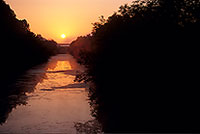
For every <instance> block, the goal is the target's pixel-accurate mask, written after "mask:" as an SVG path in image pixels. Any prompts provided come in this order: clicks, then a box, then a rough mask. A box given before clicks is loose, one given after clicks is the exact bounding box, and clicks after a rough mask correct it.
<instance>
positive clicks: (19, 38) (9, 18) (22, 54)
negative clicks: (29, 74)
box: [0, 0, 57, 92]
mask: <svg viewBox="0 0 200 134" xmlns="http://www.w3.org/2000/svg"><path fill="white" fill-rule="evenodd" d="M0 44H1V45H0V48H1V51H0V57H1V59H0V60H1V67H0V70H1V77H0V78H1V79H0V81H1V83H2V86H1V90H2V91H1V92H3V91H4V92H7V91H5V90H4V86H8V85H9V84H10V83H12V82H13V81H14V80H15V78H16V77H18V76H19V75H20V74H21V73H23V72H24V71H25V70H27V69H28V68H30V67H32V66H34V65H36V64H39V63H42V62H44V61H46V60H47V59H48V58H49V56H51V55H54V54H56V49H57V43H56V42H55V41H53V40H46V39H44V38H43V37H42V36H41V35H36V34H34V33H33V32H31V31H30V29H29V24H28V22H27V21H26V20H25V19H23V20H19V19H17V18H16V15H15V13H14V12H13V10H12V9H11V8H10V7H9V5H7V4H6V3H5V2H4V1H3V0H0Z"/></svg>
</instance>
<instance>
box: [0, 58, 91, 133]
mask: <svg viewBox="0 0 200 134" xmlns="http://www.w3.org/2000/svg"><path fill="white" fill-rule="evenodd" d="M82 70H83V68H82V67H80V66H79V65H78V64H77V63H76V61H75V60H74V59H73V57H72V56H71V55H66V54H60V55H57V56H54V57H52V58H51V59H50V60H49V62H48V63H46V64H42V65H39V66H37V67H34V68H33V69H31V70H29V71H27V73H26V75H24V76H23V77H21V78H20V79H19V80H18V82H17V83H16V85H15V86H16V87H18V88H20V89H21V90H22V91H23V93H21V94H20V95H10V96H9V97H8V98H9V99H10V100H12V101H9V104H10V105H11V106H12V107H11V108H10V109H9V110H7V111H8V113H7V114H6V115H5V117H6V121H5V123H2V125H0V133H69V134H70V133H77V128H75V124H76V123H77V122H79V125H80V124H81V123H84V122H87V121H89V120H93V118H92V117H91V115H90V106H89V102H88V97H87V95H88V92H87V91H86V89H87V85H85V84H83V83H77V82H74V78H75V74H76V72H77V71H82Z"/></svg>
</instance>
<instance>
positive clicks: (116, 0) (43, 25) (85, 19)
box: [5, 0, 131, 43]
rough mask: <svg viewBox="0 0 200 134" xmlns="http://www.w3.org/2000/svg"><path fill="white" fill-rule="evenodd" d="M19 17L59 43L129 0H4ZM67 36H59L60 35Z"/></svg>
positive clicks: (78, 34)
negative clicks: (63, 37)
mask: <svg viewBox="0 0 200 134" xmlns="http://www.w3.org/2000/svg"><path fill="white" fill-rule="evenodd" d="M5 1H6V3H8V4H9V5H10V6H11V8H12V9H13V10H14V11H15V13H16V15H17V17H18V18H19V19H26V20H27V21H28V23H29V24H30V28H31V31H33V32H34V33H37V34H41V35H42V36H43V37H45V38H47V39H53V40H55V41H57V42H58V43H70V42H71V41H72V40H74V39H76V37H78V36H81V35H86V34H89V33H90V32H91V30H92V25H91V23H94V22H95V21H98V17H99V16H101V15H104V16H105V17H108V16H110V15H112V14H113V12H114V11H117V10H118V7H119V6H120V5H122V4H125V3H130V2H131V0H5ZM62 34H65V35H66V38H65V39H62V38H61V35H62Z"/></svg>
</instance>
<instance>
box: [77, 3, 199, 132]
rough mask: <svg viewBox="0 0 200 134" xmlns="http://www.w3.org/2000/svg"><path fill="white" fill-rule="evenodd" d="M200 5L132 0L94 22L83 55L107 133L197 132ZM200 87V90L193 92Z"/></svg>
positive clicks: (96, 113) (96, 112)
mask: <svg viewBox="0 0 200 134" xmlns="http://www.w3.org/2000/svg"><path fill="white" fill-rule="evenodd" d="M199 6H200V2H199V1H196V0H144V1H142V0H136V1H133V2H132V4H130V5H128V4H125V5H123V6H121V7H120V8H119V11H118V12H116V13H114V14H113V15H112V16H110V17H108V19H106V20H104V19H103V18H101V20H100V22H95V23H94V29H93V31H92V37H91V44H92V47H91V48H92V50H90V51H89V52H88V51H85V52H81V53H80V54H79V55H80V57H81V58H79V61H80V63H82V64H83V65H85V66H86V68H87V70H86V71H85V73H83V74H81V75H79V76H77V80H78V81H81V80H85V81H86V82H88V81H89V82H90V83H93V84H92V86H91V87H90V99H91V105H92V106H93V114H94V116H96V117H97V119H98V120H99V121H100V122H101V123H102V124H103V129H104V131H105V132H199V131H200V127H199V123H196V122H198V120H199V114H198V113H199V110H198V107H197V106H198V96H197V94H198V93H197V91H196V89H197V88H196V87H197V86H198V82H197V79H196V77H195V74H196V73H197V61H198V58H197V57H198V53H199V52H198V49H197V47H196V45H198V44H199V41H198V32H199V31H200V15H199V10H200V8H199ZM198 87H199V86H198Z"/></svg>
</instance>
